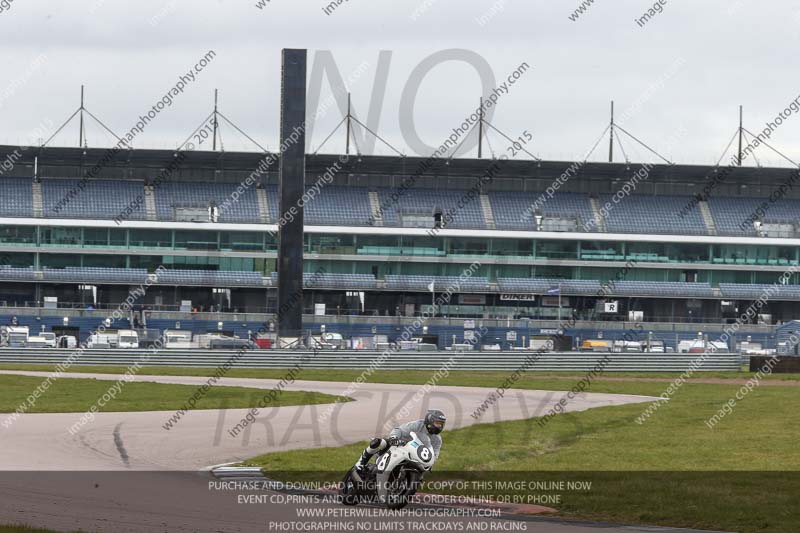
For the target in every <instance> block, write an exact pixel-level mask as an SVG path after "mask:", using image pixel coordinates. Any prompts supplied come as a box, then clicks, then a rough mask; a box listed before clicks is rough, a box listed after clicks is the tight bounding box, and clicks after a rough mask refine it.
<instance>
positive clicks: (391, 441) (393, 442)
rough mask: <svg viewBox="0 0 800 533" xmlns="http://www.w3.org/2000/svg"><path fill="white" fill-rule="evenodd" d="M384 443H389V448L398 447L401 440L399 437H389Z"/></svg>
mask: <svg viewBox="0 0 800 533" xmlns="http://www.w3.org/2000/svg"><path fill="white" fill-rule="evenodd" d="M386 442H388V443H389V446H399V445H400V444H402V442H403V439H401V438H400V437H389V438H388V439H386Z"/></svg>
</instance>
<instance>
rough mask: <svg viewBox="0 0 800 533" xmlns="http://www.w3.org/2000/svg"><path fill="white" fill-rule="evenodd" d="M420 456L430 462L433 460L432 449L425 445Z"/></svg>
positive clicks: (420, 450) (420, 451)
mask: <svg viewBox="0 0 800 533" xmlns="http://www.w3.org/2000/svg"><path fill="white" fill-rule="evenodd" d="M419 458H420V459H422V460H423V461H424V462H426V463H427V462H428V461H430V460H431V451H430V449H428V448H427V447H423V448H420V449H419Z"/></svg>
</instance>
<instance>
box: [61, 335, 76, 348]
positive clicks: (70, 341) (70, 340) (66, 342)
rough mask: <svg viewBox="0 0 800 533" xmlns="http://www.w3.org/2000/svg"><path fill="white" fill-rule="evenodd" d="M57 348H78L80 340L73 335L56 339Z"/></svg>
mask: <svg viewBox="0 0 800 533" xmlns="http://www.w3.org/2000/svg"><path fill="white" fill-rule="evenodd" d="M56 346H58V347H59V348H68V349H69V348H77V346H78V339H76V338H75V337H74V336H72V335H61V336H59V337H58V338H57V339H56Z"/></svg>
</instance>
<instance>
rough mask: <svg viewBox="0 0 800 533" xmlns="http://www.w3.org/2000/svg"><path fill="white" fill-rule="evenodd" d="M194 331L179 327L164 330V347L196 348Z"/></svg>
mask: <svg viewBox="0 0 800 533" xmlns="http://www.w3.org/2000/svg"><path fill="white" fill-rule="evenodd" d="M194 347H195V346H194V345H193V344H192V332H191V331H185V330H179V329H165V330H164V348H171V349H187V348H194Z"/></svg>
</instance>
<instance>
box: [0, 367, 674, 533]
mask: <svg viewBox="0 0 800 533" xmlns="http://www.w3.org/2000/svg"><path fill="white" fill-rule="evenodd" d="M0 373H3V374H18V375H28V376H40V377H42V378H45V377H46V376H47V375H48V373H46V372H23V371H2V372H0ZM70 378H95V379H98V380H108V381H109V386H112V385H113V382H115V381H117V380H118V379H119V376H117V375H109V374H80V373H70V374H68V375H64V376H63V377H62V379H70ZM206 380H207V378H202V377H190V376H137V377H136V381H151V382H158V383H175V384H185V385H197V386H202V385H203V384H205V383H206ZM278 383H279V380H269V379H244V378H223V379H220V380H219V381H218V382H217V384H218V385H227V386H242V387H250V388H261V389H265V392H268V391H269V390H270V389H273V388H274V387H276V386H277V385H278ZM487 385H488V387H487V388H478V387H435V388H433V390H430V391H427V392H426V393H425V394H418V392H420V387H419V386H417V385H394V384H375V383H363V384H360V385H359V386H357V387H356V389H355V391H353V392H351V393H349V397H351V398H353V399H354V400H355V401H352V402H344V403H339V404H336V405H335V408H334V409H331V406H327V405H316V406H291V407H279V408H272V409H264V410H262V411H260V412H259V413H258V415H257V417H256V422H255V423H254V424H252V425H250V426H249V427H248V428H247V429H245V430H244V431H242V432H241V433H239V434H237V435H236V436H235V437H234V436H232V435H231V434H230V433H229V430H231V429H232V428H233V427H234V426H236V424H238V423H239V421H240V420H241V419H242V418H243V417H244V416H245V415H246V414H247V412H248V410H247V409H223V410H195V411H190V412H188V413H187V414H186V415H185V416H184V417H183V418H181V419H180V420H179V421H178V422H177V424H175V425H174V426H173V427H172V428H171V429H169V430H167V429H165V428H164V425H165V423H167V421H168V419H169V417H170V415H172V413H171V412H164V411H156V412H136V413H97V414H95V419H94V420H93V421H91V422H89V423H87V424H86V425H84V426H83V427H82V428H81V429H80V430H79V431H77V433H75V434H74V435H71V434H70V432H69V431H68V428H69V427H70V426H72V425H73V424H75V423H76V422H78V421H79V420H80V417H81V413H62V414H24V415H21V416H20V417H19V419H17V420H16V421H15V422H14V423H13V424H12V425H11V426H10V427H8V428H5V427H3V426H2V425H0V442H1V444H2V446H0V450H2V453H0V471H2V474H0V524H3V523H6V524H7V523H26V524H30V525H34V526H39V527H48V528H52V529H56V530H70V529H78V528H80V529H83V530H85V531H99V532H106V531H108V532H151V531H152V532H156V531H158V532H162V531H164V532H166V531H202V532H221V531H224V532H228V531H231V532H245V531H467V530H468V527H470V524H472V527H474V528H477V529H475V530H483V531H534V532H549V531H553V532H557V533H560V532H563V533H590V532H592V533H598V532H599V531H603V532H604V533H605V532H644V531H649V532H653V531H677V530H671V529H663V528H640V527H629V526H613V525H609V524H593V523H569V522H562V521H558V520H552V519H546V518H540V517H511V519H509V520H506V519H498V518H486V517H478V516H474V515H473V516H470V514H469V513H470V512H469V511H465V510H463V509H462V510H459V509H452V508H444V507H437V508H435V509H429V508H425V507H424V506H416V507H414V508H412V509H409V510H407V511H406V512H405V513H401V514H399V515H397V514H395V515H392V516H390V517H387V516H374V515H375V514H376V513H379V512H381V510H380V509H370V508H369V507H359V508H357V510H356V511H352V512H359V513H372V514H373V516H343V515H342V513H347V512H351V511H350V510H346V508H344V507H343V506H341V505H339V504H336V503H334V502H330V501H317V500H315V501H313V502H309V501H289V500H288V499H286V498H285V496H286V495H285V494H283V493H280V492H274V491H263V490H261V491H258V492H257V493H256V494H255V495H257V496H260V497H259V498H254V499H253V500H242V499H241V498H240V496H242V495H246V494H247V491H242V490H219V488H215V487H218V486H219V485H214V483H213V481H214V478H212V477H211V475H210V473H209V472H208V469H209V467H210V466H212V465H216V464H220V463H229V462H235V461H240V460H243V459H247V458H249V457H253V456H255V455H259V454H263V453H267V452H272V451H279V450H291V449H299V448H309V447H320V446H339V445H343V444H348V443H353V442H359V441H364V440H366V439H368V438H369V437H371V436H373V435H376V434H384V433H385V431H384V430H383V425H384V423H385V422H386V420H388V419H391V418H392V416H393V415H394V414H395V413H397V411H398V410H401V411H402V410H403V408H404V407H405V410H406V411H407V412H408V414H407V415H406V416H404V417H400V418H397V419H396V421H397V422H398V423H402V422H404V421H406V420H410V419H414V418H417V417H418V416H419V413H421V412H424V410H425V409H427V408H428V407H438V408H441V409H443V410H445V411H446V412H447V414H448V428H449V429H454V428H460V427H465V426H468V425H471V424H474V423H485V422H496V421H501V420H516V419H523V418H530V417H534V416H541V415H543V414H544V413H545V412H546V411H547V410H548V409H549V408H550V407H552V406H553V405H555V404H556V403H558V401H559V400H560V399H561V398H562V397H563V395H564V393H563V392H553V391H522V390H513V391H509V392H508V393H507V394H506V395H505V396H504V397H503V398H502V399H501V400H500V401H499V402H496V403H495V404H494V405H493V406H491V407H490V408H489V409H488V410H487V411H486V412H485V414H483V416H481V417H480V420H479V421H476V420H475V419H474V418H473V417H472V416H470V414H471V413H473V412H474V410H475V409H476V408H477V407H478V406H479V405H480V404H481V403H482V402H484V400H485V399H486V398H487V395H488V394H490V393H491V392H492V391H493V390H494V389H492V388H489V387H496V386H498V385H499V384H494V383H487ZM123 386H124V385H123ZM350 386H351V384H350V383H337V382H321V381H295V382H294V383H291V384H289V385H288V386H287V387H286V389H287V390H297V391H314V392H321V393H326V394H331V395H341V394H343V393H344V392H345V391H346V390H347V389H348V387H350ZM652 400H653V398H650V397H646V396H631V395H615V394H598V393H582V394H579V395H578V396H577V397H575V398H574V399H572V400H570V401H569V403H568V404H567V407H566V410H567V411H581V410H585V409H589V408H592V407H600V406H609V405H623V404H628V403H641V402H648V401H652ZM326 414H327V416H326ZM5 416H6V415H5V414H3V415H0V421H2V420H5ZM446 445H447V442H446V437H445V445H444V447H443V453H446V449H447V448H446ZM353 459H354V460H355V458H353ZM348 467H349V465H342V471H343V472H344V471H345V470H346V469H347V468H348ZM312 469H313V465H309V470H312ZM210 482H211V483H210ZM245 502H249V503H245ZM308 509H316V511H314V512H315V513H318V516H313V517H309V516H302V513H303V512H308ZM304 510H305V511H304ZM415 513H417V514H415ZM419 513H427V514H426V515H424V516H422V515H420V514H419ZM458 513H464V514H462V515H458ZM431 514H433V515H435V516H431ZM445 514H447V516H444V515H445ZM453 514H455V515H453ZM437 524H438V526H437ZM447 524H461V526H458V525H453V526H448V525H447ZM358 528H361V529H358ZM680 531H686V530H680Z"/></svg>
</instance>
